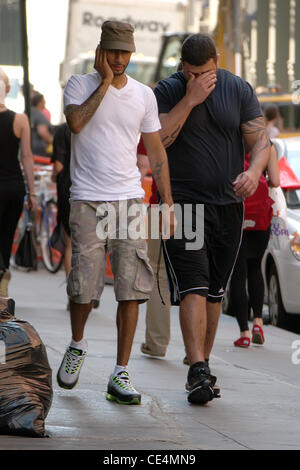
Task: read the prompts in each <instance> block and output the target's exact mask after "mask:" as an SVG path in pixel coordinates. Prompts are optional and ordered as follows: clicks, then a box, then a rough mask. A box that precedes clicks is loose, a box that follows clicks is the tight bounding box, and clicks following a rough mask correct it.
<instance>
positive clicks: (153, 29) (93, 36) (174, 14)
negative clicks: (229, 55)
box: [60, 0, 188, 87]
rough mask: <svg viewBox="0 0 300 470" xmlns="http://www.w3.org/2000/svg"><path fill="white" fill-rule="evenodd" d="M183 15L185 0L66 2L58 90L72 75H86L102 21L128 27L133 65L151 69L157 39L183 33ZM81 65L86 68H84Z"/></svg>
mask: <svg viewBox="0 0 300 470" xmlns="http://www.w3.org/2000/svg"><path fill="white" fill-rule="evenodd" d="M187 12H188V2H187V1H186V0H183V1H179V0H178V1H176V0H69V18H68V30H67V40H66V52H65V59H64V62H63V63H62V64H61V71H60V81H61V85H62V87H64V85H65V83H66V81H67V79H68V78H69V77H70V75H72V74H73V73H84V72H86V71H89V67H90V65H91V60H92V58H93V57H94V52H95V48H96V46H97V44H98V43H99V39H100V35H101V25H102V23H103V22H104V21H106V20H113V19H115V20H119V21H125V22H128V23H131V24H132V25H133V26H134V28H135V34H134V36H135V44H136V52H137V53H136V54H135V55H134V56H133V62H135V63H138V64H145V65H142V67H144V66H145V67H146V66H147V67H149V63H153V64H154V65H153V67H154V66H155V61H156V60H157V55H158V52H159V48H160V40H161V36H162V35H163V34H165V33H167V32H170V31H184V30H186V28H187V21H188V18H187ZM84 62H88V63H89V65H88V66H84ZM147 76H148V75H147Z"/></svg>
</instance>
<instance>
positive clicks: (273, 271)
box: [262, 137, 300, 326]
mask: <svg viewBox="0 0 300 470" xmlns="http://www.w3.org/2000/svg"><path fill="white" fill-rule="evenodd" d="M273 143H274V145H275V147H276V150H277V153H278V160H280V159H281V158H282V157H286V159H287V162H288V164H289V165H290V167H291V168H292V170H293V172H294V174H295V175H296V177H297V178H298V179H299V180H300V137H293V138H286V139H274V141H273ZM282 179H283V178H281V189H280V188H278V189H276V190H271V191H273V196H274V197H273V199H274V200H275V204H274V206H273V213H274V216H273V219H272V223H271V237H270V242H269V244H268V247H267V250H266V252H265V255H264V258H263V261H262V270H263V275H264V279H265V294H266V303H267V304H268V306H269V315H270V321H271V322H272V324H274V325H277V326H284V324H285V323H286V319H287V313H290V314H299V315H300V184H299V186H298V189H297V183H295V184H294V185H293V184H290V185H289V187H288V186H287V185H286V184H283V183H282ZM283 195H284V198H283ZM271 197H272V194H271Z"/></svg>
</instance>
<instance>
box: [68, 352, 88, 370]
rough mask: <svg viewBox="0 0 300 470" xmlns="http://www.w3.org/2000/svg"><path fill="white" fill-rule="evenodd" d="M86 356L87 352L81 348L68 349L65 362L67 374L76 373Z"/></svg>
mask: <svg viewBox="0 0 300 470" xmlns="http://www.w3.org/2000/svg"><path fill="white" fill-rule="evenodd" d="M84 356H85V353H84V352H83V351H82V350H81V349H76V348H71V347H69V348H68V349H67V351H66V363H65V371H66V372H67V374H75V373H76V372H77V371H78V369H79V367H80V365H81V363H82V361H83V359H84Z"/></svg>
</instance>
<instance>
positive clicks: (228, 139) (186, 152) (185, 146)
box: [154, 69, 263, 205]
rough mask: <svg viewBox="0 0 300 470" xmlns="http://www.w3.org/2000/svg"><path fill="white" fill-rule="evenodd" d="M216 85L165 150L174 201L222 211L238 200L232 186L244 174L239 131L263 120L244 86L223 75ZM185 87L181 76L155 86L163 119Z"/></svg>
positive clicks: (219, 76)
mask: <svg viewBox="0 0 300 470" xmlns="http://www.w3.org/2000/svg"><path fill="white" fill-rule="evenodd" d="M217 79H218V80H217V84H216V88H215V89H214V91H213V92H212V93H211V94H210V96H209V97H208V98H207V99H206V101H205V102H204V103H201V104H200V105H198V106H195V107H194V108H193V110H192V111H191V113H190V115H189V117H188V118H187V120H186V122H185V124H184V126H183V128H182V130H181V132H180V134H179V135H178V137H177V139H176V141H175V142H174V143H173V144H172V145H171V146H170V147H169V148H168V149H167V154H168V159H169V166H170V177H171V186H172V193H173V198H174V201H179V200H180V201H193V202H199V203H207V204H216V205H225V204H232V203H237V202H241V200H242V199H241V198H239V197H237V196H236V195H235V193H234V190H233V186H232V182H233V181H234V180H235V179H236V177H237V176H238V175H239V174H240V173H242V172H243V171H244V146H243V138H242V133H241V129H240V126H241V124H242V123H245V122H248V121H252V120H253V119H255V118H257V117H259V116H263V114H262V111H261V108H260V105H259V102H258V100H257V97H256V95H255V93H254V91H253V89H252V87H251V86H250V85H249V83H247V82H245V81H244V80H243V79H241V78H239V77H237V76H236V75H233V74H232V73H230V72H228V71H226V70H223V69H219V70H218V73H217ZM186 83H187V82H186V79H185V77H184V74H183V72H182V71H181V72H177V73H175V74H174V75H172V76H171V77H169V78H167V79H165V80H162V81H160V82H159V83H158V85H157V86H156V88H155V90H154V93H155V96H156V99H157V102H158V109H159V113H168V112H169V111H171V109H172V108H173V107H174V106H175V105H176V104H177V103H178V102H179V101H180V100H181V99H182V98H183V97H184V96H185V93H186Z"/></svg>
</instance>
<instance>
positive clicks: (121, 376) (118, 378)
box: [112, 370, 136, 392]
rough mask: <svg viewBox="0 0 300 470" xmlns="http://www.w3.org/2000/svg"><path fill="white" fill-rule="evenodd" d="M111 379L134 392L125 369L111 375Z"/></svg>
mask: <svg viewBox="0 0 300 470" xmlns="http://www.w3.org/2000/svg"><path fill="white" fill-rule="evenodd" d="M112 380H113V381H114V382H115V383H116V384H117V385H119V386H120V387H121V388H123V389H124V390H127V391H129V392H136V390H135V388H134V386H133V385H132V383H131V380H130V376H129V374H128V372H126V370H124V371H121V372H119V373H118V374H117V375H113V376H112Z"/></svg>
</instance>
